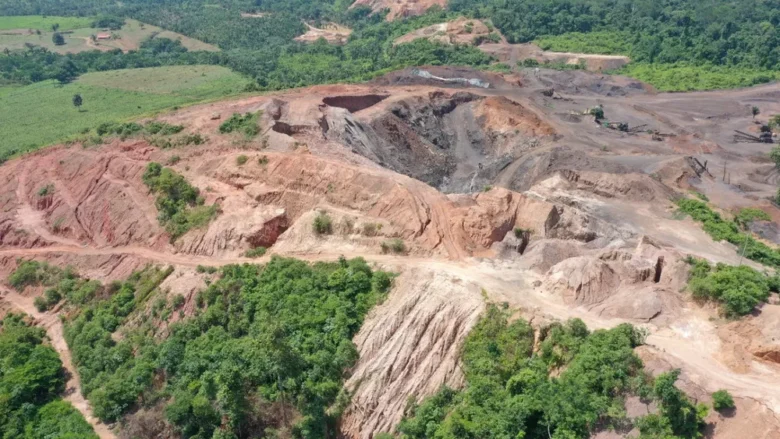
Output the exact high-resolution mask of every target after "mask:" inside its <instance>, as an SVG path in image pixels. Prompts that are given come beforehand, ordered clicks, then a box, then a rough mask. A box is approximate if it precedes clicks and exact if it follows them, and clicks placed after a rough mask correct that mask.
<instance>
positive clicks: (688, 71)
mask: <svg viewBox="0 0 780 439" xmlns="http://www.w3.org/2000/svg"><path fill="white" fill-rule="evenodd" d="M614 73H617V74H620V75H625V76H630V77H632V78H636V79H638V80H640V81H643V82H646V83H648V84H651V85H652V86H653V87H655V88H656V89H658V90H660V91H695V90H720V89H727V88H738V87H750V86H753V85H758V84H765V83H767V82H772V81H776V80H777V79H778V78H780V73H779V72H777V71H774V70H769V69H761V68H755V67H751V66H730V65H728V66H721V65H708V64H696V63H688V62H679V63H675V64H661V63H652V64H649V63H641V62H640V63H633V62H632V63H630V64H627V65H625V66H624V67H622V68H621V69H619V70H617V71H615V72H614Z"/></svg>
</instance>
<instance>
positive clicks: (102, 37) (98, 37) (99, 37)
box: [97, 33, 111, 40]
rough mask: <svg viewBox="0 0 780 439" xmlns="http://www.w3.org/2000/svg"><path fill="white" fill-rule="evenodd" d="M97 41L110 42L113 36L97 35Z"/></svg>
mask: <svg viewBox="0 0 780 439" xmlns="http://www.w3.org/2000/svg"><path fill="white" fill-rule="evenodd" d="M97 39H98V40H110V39H111V34H107V33H102V34H97Z"/></svg>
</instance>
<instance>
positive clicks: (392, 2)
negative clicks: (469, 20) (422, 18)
mask: <svg viewBox="0 0 780 439" xmlns="http://www.w3.org/2000/svg"><path fill="white" fill-rule="evenodd" d="M358 6H368V7H370V8H371V9H372V10H373V11H374V12H375V13H376V12H382V11H385V10H386V11H388V13H387V16H386V18H387V20H388V21H392V20H395V19H396V18H404V17H413V16H415V15H422V14H424V13H425V12H426V11H427V10H428V9H430V8H431V7H433V6H441V7H442V8H443V7H445V6H447V0H357V1H355V3H353V4H352V6H351V7H353V8H355V7H358Z"/></svg>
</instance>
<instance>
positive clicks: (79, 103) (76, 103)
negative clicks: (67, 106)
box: [73, 93, 84, 111]
mask: <svg viewBox="0 0 780 439" xmlns="http://www.w3.org/2000/svg"><path fill="white" fill-rule="evenodd" d="M83 104H84V99H83V98H82V97H81V95H80V94H78V93H76V94H75V95H73V106H74V107H76V108H78V110H79V111H81V106H82V105H83Z"/></svg>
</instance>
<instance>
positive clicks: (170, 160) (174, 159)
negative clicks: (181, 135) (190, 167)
mask: <svg viewBox="0 0 780 439" xmlns="http://www.w3.org/2000/svg"><path fill="white" fill-rule="evenodd" d="M180 161H181V157H179V156H177V155H173V156H170V157H168V161H167V163H166V164H167V165H168V166H172V165H175V164H176V163H179V162H180Z"/></svg>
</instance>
